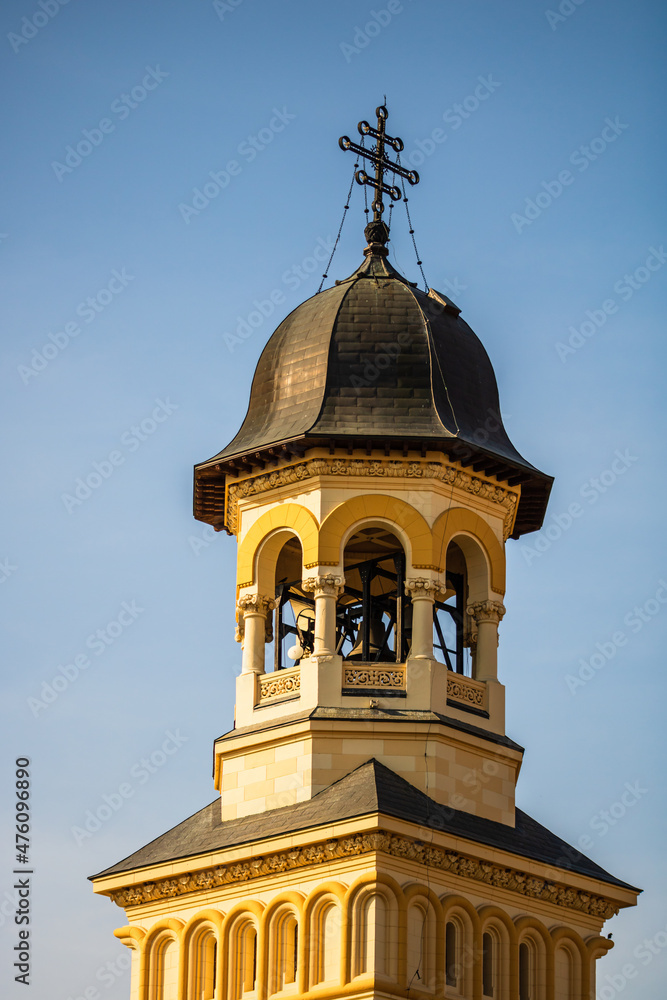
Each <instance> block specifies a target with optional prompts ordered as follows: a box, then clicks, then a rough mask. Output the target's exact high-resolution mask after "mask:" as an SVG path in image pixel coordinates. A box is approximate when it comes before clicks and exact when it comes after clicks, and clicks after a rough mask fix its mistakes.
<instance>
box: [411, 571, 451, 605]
mask: <svg viewBox="0 0 667 1000" xmlns="http://www.w3.org/2000/svg"><path fill="white" fill-rule="evenodd" d="M442 589H443V588H442V584H440V583H438V581H437V580H429V579H427V578H426V577H425V576H415V577H410V578H409V579H407V580H406V581H405V593H406V594H409V596H410V597H411V598H412V600H413V601H414V600H415V598H416V599H417V600H419V598H420V597H423V598H426V599H428V600H429V601H434V600H435V595H436V594H438V593H441V592H442Z"/></svg>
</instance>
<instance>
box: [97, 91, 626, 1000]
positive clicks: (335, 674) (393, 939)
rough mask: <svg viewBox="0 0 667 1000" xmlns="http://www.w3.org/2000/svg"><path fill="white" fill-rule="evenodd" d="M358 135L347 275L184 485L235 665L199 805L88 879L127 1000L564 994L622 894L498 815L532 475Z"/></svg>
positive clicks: (532, 997)
mask: <svg viewBox="0 0 667 1000" xmlns="http://www.w3.org/2000/svg"><path fill="white" fill-rule="evenodd" d="M377 115H378V118H377V127H371V126H370V125H369V124H368V123H367V122H360V123H359V132H360V134H361V136H362V137H363V138H365V137H366V136H370V137H371V138H372V139H374V140H375V141H374V144H373V145H372V146H370V147H368V146H366V145H364V143H363V141H362V144H361V145H358V144H356V143H353V142H351V140H350V139H349V138H348V137H347V136H343V137H342V138H341V140H340V145H341V147H342V148H343V149H344V150H347V149H350V150H353V151H354V152H355V153H356V155H357V156H359V157H360V158H362V157H364V158H365V159H366V160H368V161H370V163H371V164H372V165H373V166H374V168H375V176H374V177H371V176H369V175H368V174H367V173H366V172H365V171H364V170H357V172H356V179H357V181H358V182H359V183H360V184H363V185H370V186H371V187H373V188H374V190H375V200H374V202H373V220H372V221H371V222H370V223H369V224H368V225H367V226H366V229H365V236H366V240H367V246H366V247H365V249H364V251H363V256H364V259H363V262H362V263H361V265H360V266H359V268H358V269H357V270H356V271H355V272H354V273H353V274H352V275H350V276H349V277H348V278H345V279H344V280H341V281H337V282H336V283H335V285H334V286H333V287H331V288H328V289H326V290H325V291H320V292H318V293H317V294H316V295H314V296H312V297H311V298H309V299H308V300H307V301H305V302H304V303H302V304H301V305H300V306H298V307H297V308H296V309H295V310H294V311H293V312H292V313H290V315H289V316H287V318H286V319H284V320H283V322H282V323H281V324H280V325H279V326H278V328H277V330H276V331H275V333H274V334H273V335H272V336H271V338H270V339H269V341H268V343H267V345H266V347H265V348H264V351H263V353H262V355H261V357H260V359H259V362H258V364H257V369H256V371H255V376H254V380H253V383H252V389H251V393H250V402H249V406H248V412H247V414H246V416H245V419H244V421H243V423H242V425H241V428H240V429H239V431H238V433H237V434H236V436H235V437H234V438H233V439H232V441H231V443H230V444H228V445H227V446H226V447H225V448H223V450H222V451H220V452H219V453H218V454H217V455H215V456H214V457H213V458H210V459H208V460H207V461H204V462H201V463H199V464H198V465H196V466H195V490H194V509H195V517H197V518H198V519H199V520H201V521H204V522H206V523H207V524H211V525H213V526H214V527H215V528H216V529H217V530H220V531H226V532H227V533H228V534H229V535H232V536H235V538H236V543H237V597H236V609H235V610H236V638H237V640H238V641H239V642H240V643H241V646H242V668H241V672H240V674H239V676H238V678H237V683H236V708H235V718H234V722H233V725H232V720H231V719H229V720H228V721H229V728H228V730H227V732H226V733H225V734H224V735H222V736H220V737H219V738H218V739H216V740H215V744H214V761H215V764H214V782H215V788H216V790H217V792H218V793H219V794H218V795H217V797H216V799H215V800H214V801H213V802H212V803H211V804H210V805H208V806H206V807H205V808H204V809H202V810H200V812H198V813H196V814H195V815H194V816H191V817H190V818H189V819H186V820H185V821H184V822H182V823H180V824H179V825H178V826H177V827H175V828H174V829H173V830H170V831H168V832H167V833H165V834H163V835H162V836H161V837H158V838H157V839H156V840H155V841H153V842H152V843H151V844H148V845H147V846H146V847H144V848H141V849H140V850H139V851H137V852H136V853H135V854H133V855H132V856H131V857H129V858H127V859H125V860H124V861H121V862H119V863H118V864H117V865H115V866H113V867H112V868H109V869H107V870H106V871H104V872H101V873H100V874H99V875H96V876H94V878H93V881H94V884H95V889H96V891H98V892H100V893H104V894H106V895H108V896H110V897H111V898H112V899H113V900H114V902H115V903H117V905H119V906H121V907H123V908H124V909H125V911H126V914H127V921H128V923H127V925H126V926H123V927H121V928H120V929H119V930H118V931H117V932H116V934H117V936H118V937H119V938H120V940H122V941H123V942H124V943H125V944H126V945H127V946H128V947H129V948H130V949H131V950H132V953H133V966H132V970H133V971H132V1000H195V998H196V1000H243V998H250V1000H271V998H274V997H276V998H284V997H285V996H287V995H291V996H298V997H303V998H307V1000H311V998H312V1000H316V998H319V1000H324V998H326V1000H334V998H338V997H342V996H345V997H347V998H359V1000H362V998H363V1000H375V998H377V1000H380V998H384V1000H387V998H391V997H404V998H407V997H410V998H413V1000H414V998H417V1000H428V998H431V1000H435V998H437V997H454V998H457V1000H488V998H492V1000H517V998H519V1000H582V998H584V997H590V996H593V995H594V992H595V962H596V959H597V958H599V957H601V956H602V955H604V954H605V953H606V952H607V951H608V950H609V948H611V947H612V943H611V941H610V940H608V939H607V938H605V937H602V936H601V930H602V926H603V923H604V921H605V919H607V918H608V917H610V916H612V915H613V914H614V913H616V912H618V910H619V908H620V907H622V906H631V905H633V904H634V903H635V902H636V898H637V893H638V891H639V890H637V889H635V888H633V887H632V886H630V885H628V884H626V883H624V882H622V881H620V880H619V879H617V878H615V877H614V876H613V875H610V874H609V873H608V872H606V871H604V870H603V869H602V868H600V867H599V866H598V865H596V864H595V863H594V862H593V861H591V860H590V859H588V858H586V857H584V856H583V855H582V854H581V853H580V852H579V851H576V850H575V849H574V848H571V847H569V846H568V845H567V844H565V843H564V842H563V841H562V840H560V839H559V838H558V837H557V836H555V835H554V834H552V833H550V831H548V830H547V829H545V828H544V827H543V826H541V825H540V824H539V823H537V822H535V820H533V819H531V818H530V817H529V816H527V815H526V814H525V813H523V812H522V811H521V810H520V809H518V808H516V807H515V787H516V782H517V778H518V775H519V770H520V767H521V762H522V758H523V752H524V751H523V748H522V747H521V746H519V745H518V744H517V743H515V742H514V741H513V740H512V739H511V738H510V737H509V736H508V735H507V734H506V732H505V688H504V685H503V683H502V669H500V671H499V667H498V636H499V625H500V623H501V621H502V618H503V616H504V614H505V605H506V603H507V604H508V606H509V608H510V610H512V605H511V597H510V598H509V599H508V600H507V602H506V597H505V545H506V543H507V542H508V540H509V539H516V538H519V537H520V536H521V535H522V534H524V533H527V532H530V531H535V530H536V529H538V528H539V527H540V526H541V524H542V521H543V518H544V513H545V509H546V504H547V500H548V496H549V491H550V489H551V483H552V480H551V478H550V477H549V476H548V475H545V474H544V473H542V472H540V471H539V470H537V469H536V468H534V467H533V466H532V465H530V463H529V462H527V461H526V460H525V459H524V458H523V457H522V456H521V455H520V454H519V452H518V451H517V450H516V448H515V447H514V445H513V444H512V442H511V441H510V439H509V437H508V435H507V433H506V431H505V428H504V426H503V421H502V417H501V412H500V404H499V399H498V389H497V385H496V379H495V376H494V372H493V368H492V366H491V362H490V360H489V358H488V356H487V354H486V351H485V350H484V348H483V346H482V344H481V342H480V341H479V339H478V338H477V337H476V335H475V334H474V333H473V331H472V330H471V329H470V327H469V326H468V325H467V324H466V322H465V321H464V320H463V319H462V317H461V310H460V309H459V308H458V307H457V306H456V305H455V304H454V303H453V302H452V301H451V300H450V299H449V298H448V297H447V296H446V295H443V294H441V293H439V292H437V291H435V290H434V289H429V290H428V291H421V290H420V289H418V288H417V286H416V285H415V284H413V283H412V282H410V281H408V280H407V279H406V278H404V277H403V276H402V275H400V274H399V273H398V272H397V271H396V270H395V269H394V268H393V267H392V265H391V264H390V263H389V261H388V258H387V246H386V244H387V242H388V238H389V230H388V227H387V225H386V223H385V221H384V219H383V211H384V206H383V204H382V195H383V194H388V195H389V197H390V198H391V199H392V200H393V201H396V200H398V199H399V198H402V197H405V195H404V192H403V191H402V190H401V188H399V187H398V186H396V178H397V177H398V178H399V179H401V180H407V182H408V183H409V184H415V183H417V182H418V180H419V178H418V176H417V175H416V173H415V172H414V171H408V170H405V169H404V168H403V167H401V165H400V150H401V149H402V148H403V144H402V142H401V140H400V139H398V138H392V137H391V136H388V135H387V133H386V125H385V123H386V120H387V111H386V108H385V107H384V106H381V107H380V108H378V109H377ZM389 150H393V151H394V152H396V153H397V154H399V159H398V162H396V163H395V162H393V161H391V160H390V159H389V155H388V151H389ZM389 174H391V175H392V177H393V184H392V185H390V184H387V183H386V177H388V176H389ZM232 616H233V609H231V608H230V609H229V620H230V627H231V625H232Z"/></svg>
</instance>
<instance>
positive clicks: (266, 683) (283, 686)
mask: <svg viewBox="0 0 667 1000" xmlns="http://www.w3.org/2000/svg"><path fill="white" fill-rule="evenodd" d="M300 690H301V668H300V667H292V669H291V670H276V671H275V672H274V673H272V674H267V675H266V676H265V677H260V679H259V702H258V704H260V705H262V704H264V702H267V701H272V700H273V699H274V698H286V697H289V696H290V695H298V694H299V692H300Z"/></svg>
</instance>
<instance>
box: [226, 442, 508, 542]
mask: <svg viewBox="0 0 667 1000" xmlns="http://www.w3.org/2000/svg"><path fill="white" fill-rule="evenodd" d="M316 476H345V477H350V476H351V477H371V478H375V479H384V480H389V479H409V480H413V481H414V480H422V481H423V480H428V479H432V480H436V481H439V482H442V483H445V484H447V485H451V486H453V487H456V488H458V489H461V490H463V491H465V492H466V493H472V494H474V495H475V496H479V497H482V498H483V499H485V500H490V501H491V502H492V503H496V504H499V505H500V506H501V507H504V508H505V514H504V529H503V536H504V538H505V540H507V539H508V538H509V536H510V533H511V531H512V528H513V525H514V519H515V515H516V508H517V502H518V499H519V496H518V492H517V491H516V490H513V489H508V488H506V487H504V486H499V485H498V484H497V483H495V482H493V481H492V480H491V479H488V478H487V477H485V476H481V475H479V474H477V475H470V474H469V473H468V472H464V470H463V469H460V468H459V467H458V466H456V465H452V464H451V463H450V462H444V461H442V462H433V461H424V462H411V461H404V462H401V461H395V460H385V459H367V460H366V461H363V460H360V459H346V458H335V457H332V458H311V459H308V460H307V461H302V462H297V463H295V464H292V465H286V466H284V467H283V468H281V469H276V470H275V471H274V472H268V473H262V474H260V475H253V476H248V477H247V478H245V479H241V480H238V481H236V482H232V483H230V484H229V486H228V487H227V502H226V504H225V527H226V528H227V530H228V531H230V532H231V533H232V534H237V532H238V530H239V516H238V508H239V501H240V500H243V499H245V498H246V497H249V496H255V495H257V494H259V493H266V492H269V491H271V490H277V489H279V488H280V487H282V486H290V485H293V484H295V483H300V482H303V481H304V480H307V479H312V478H315V477H316Z"/></svg>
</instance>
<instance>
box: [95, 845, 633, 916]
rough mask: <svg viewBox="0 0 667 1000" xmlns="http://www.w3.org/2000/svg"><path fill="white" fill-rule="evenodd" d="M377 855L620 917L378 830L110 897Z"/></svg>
mask: <svg viewBox="0 0 667 1000" xmlns="http://www.w3.org/2000/svg"><path fill="white" fill-rule="evenodd" d="M377 852H381V853H382V854H387V855H389V856H391V857H399V858H406V859H408V860H410V861H415V862H416V863H418V864H422V865H427V866H428V868H429V869H432V870H433V869H436V870H438V871H442V872H448V873H449V874H451V875H458V876H460V877H461V878H465V879H470V880H472V881H473V882H483V883H486V884H487V885H492V886H495V887H496V888H499V889H506V890H508V891H510V892H515V893H517V894H519V895H522V896H527V897H530V898H532V899H540V900H544V901H545V902H547V903H553V904H555V905H556V906H562V907H565V908H567V909H570V910H577V911H579V912H581V913H589V914H591V915H592V916H596V917H602V918H603V919H604V920H607V919H609V917H613V916H614V915H615V914H616V913H618V910H619V907H618V906H616V905H615V904H614V903H613V902H612V901H611V900H609V899H605V897H604V896H596V895H593V894H592V893H588V892H584V891H582V890H581V889H575V888H573V887H571V886H568V885H567V884H565V883H562V882H554V881H551V880H548V879H543V878H539V877H537V876H535V875H531V874H530V873H528V872H523V871H521V870H520V869H517V868H507V867H505V866H503V865H499V864H494V863H493V862H490V861H482V860H479V859H478V858H473V857H470V856H469V855H466V854H462V853H461V852H459V851H454V850H450V849H448V848H440V847H435V846H434V845H433V844H425V843H423V842H422V841H420V840H415V839H413V838H412V837H404V836H399V835H396V834H392V833H389V832H387V831H384V830H379V831H377V832H372V833H358V834H352V835H351V836H347V837H337V838H331V839H329V840H324V841H321V842H320V843H317V844H309V845H307V846H304V847H293V848H290V849H288V850H285V851H279V852H278V853H276V854H266V855H259V856H254V857H251V858H248V859H247V860H241V861H234V862H232V863H231V864H228V865H216V866H214V867H211V868H204V869H201V870H199V871H197V872H186V873H184V874H183V875H178V876H176V877H175V878H165V879H159V880H156V881H154V882H143V883H141V884H140V885H132V886H126V887H124V888H122V889H118V890H116V891H115V892H112V893H110V895H111V898H112V900H113V901H114V903H116V905H117V906H123V907H129V906H140V905H141V904H143V903H151V902H154V901H155V900H158V899H170V898H173V897H176V896H183V895H185V894H186V893H194V892H201V891H203V890H207V889H215V888H217V887H219V886H225V885H229V884H233V883H240V882H248V881H250V880H251V879H255V878H262V877H266V876H271V875H275V874H277V873H279V872H286V871H290V870H293V869H297V868H308V867H312V866H316V865H322V864H324V863H326V862H327V861H337V860H339V859H341V858H346V857H354V856H358V855H363V854H374V853H377Z"/></svg>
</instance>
